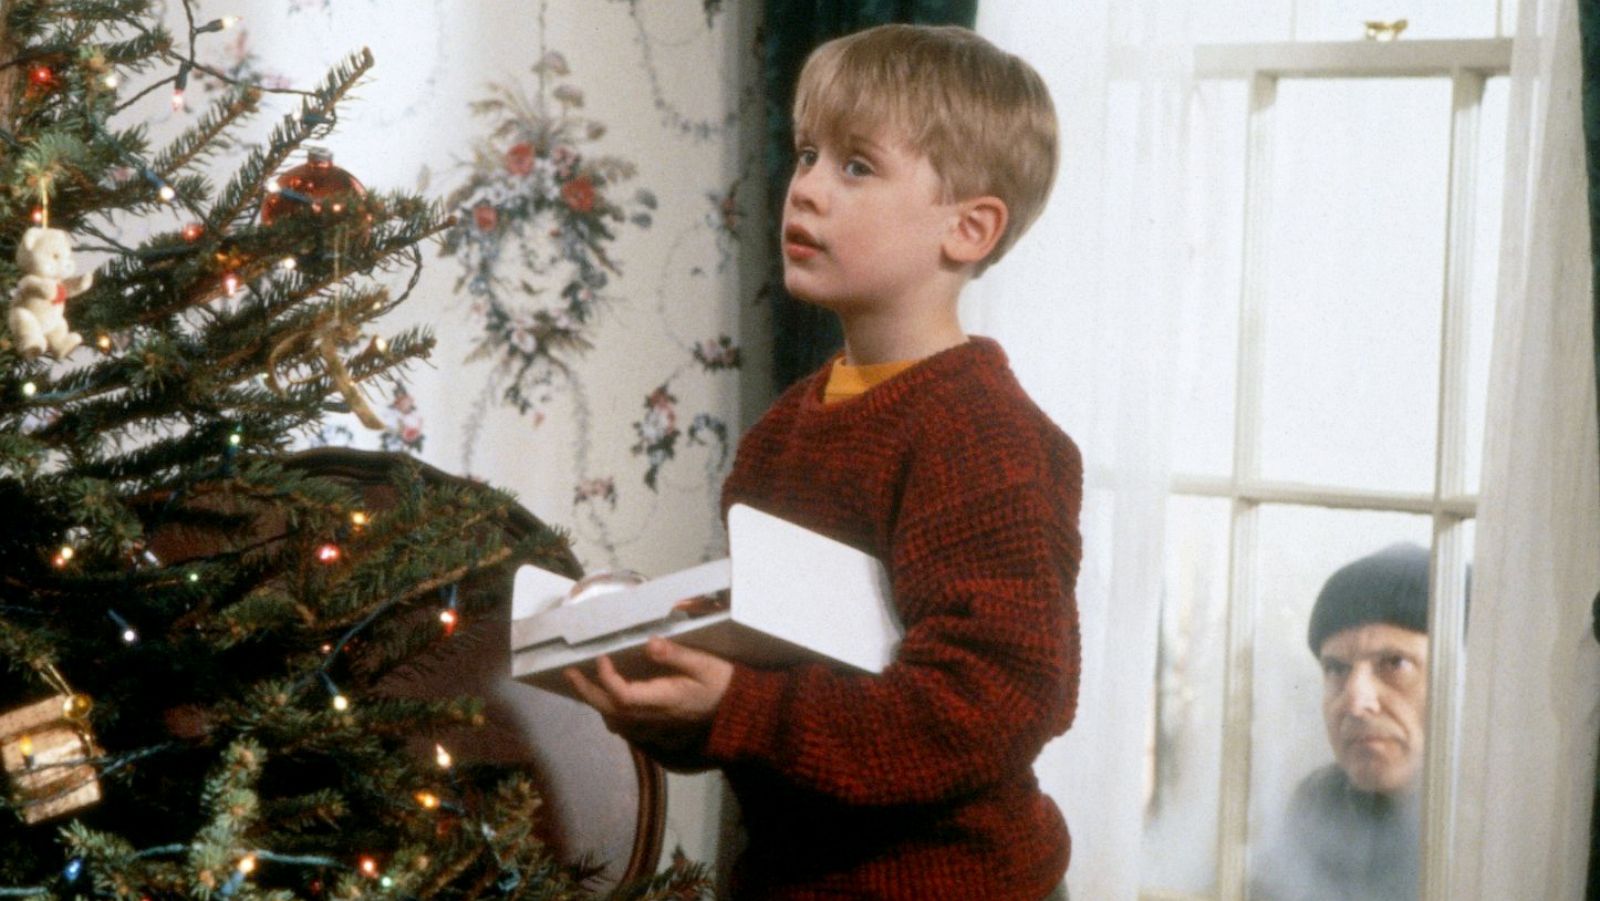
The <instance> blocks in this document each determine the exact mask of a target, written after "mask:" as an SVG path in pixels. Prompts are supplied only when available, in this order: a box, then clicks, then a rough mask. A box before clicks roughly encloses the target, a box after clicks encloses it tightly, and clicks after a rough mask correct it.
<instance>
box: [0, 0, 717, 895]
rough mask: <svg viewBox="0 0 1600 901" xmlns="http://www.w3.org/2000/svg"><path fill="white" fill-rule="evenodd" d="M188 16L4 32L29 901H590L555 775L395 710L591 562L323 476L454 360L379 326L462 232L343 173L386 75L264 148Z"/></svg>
mask: <svg viewBox="0 0 1600 901" xmlns="http://www.w3.org/2000/svg"><path fill="white" fill-rule="evenodd" d="M181 11H182V13H183V14H184V18H185V21H186V26H183V27H177V28H175V29H174V30H169V29H168V28H166V27H164V26H163V25H162V23H161V22H160V20H159V17H158V16H157V15H156V12H155V9H153V8H152V4H151V3H150V2H148V0H0V290H4V291H5V292H6V294H7V296H8V299H10V301H11V306H10V309H9V311H8V312H9V316H8V320H7V326H8V328H7V330H6V333H5V335H6V338H5V340H4V342H0V510H3V511H4V515H3V516H0V658H3V659H4V662H5V665H6V667H7V670H8V675H7V677H6V680H5V682H4V683H3V688H0V760H3V763H4V766H5V780H6V784H5V790H6V791H5V797H4V803H5V804H6V805H8V806H9V808H10V810H9V811H8V812H4V813H0V896H8V897H30V896H39V897H44V896H56V897H68V896H81V895H104V896H115V897H118V898H123V897H126V898H159V897H200V898H209V897H213V896H221V897H240V898H244V897H250V896H268V895H270V896H271V897H274V898H288V897H319V896H320V897H341V898H343V897H358V896H372V897H385V898H413V897H415V898H425V897H446V898H456V897H460V898H476V897H512V898H522V897H525V898H577V897H586V896H587V895H588V892H587V891H586V890H585V888H584V876H585V873H584V872H583V871H582V869H581V868H570V867H564V866H562V865H560V864H558V863H557V862H556V860H555V859H554V857H553V854H552V851H551V849H550V848H549V847H548V846H547V844H546V843H545V841H544V840H543V839H542V838H541V834H540V832H539V829H538V828H537V824H538V821H539V820H538V811H539V805H540V798H539V795H538V793H537V791H536V789H535V787H534V785H533V783H532V782H531V781H530V779H529V778H528V776H527V774H526V773H524V772H522V771H520V770H519V769H518V768H516V767H514V766H506V765H488V764H481V765H473V764H470V763H468V762H466V761H464V760H460V761H458V760H457V758H456V757H455V756H452V754H451V752H450V745H449V742H450V741H460V742H469V743H470V741H471V738H470V735H471V730H472V729H473V728H474V727H475V726H477V725H479V724H480V723H481V721H482V719H483V715H482V705H481V702H480V701H479V700H477V699H474V698H470V697H449V696H446V697H430V696H419V695H416V694H415V693H407V692H406V691H404V690H401V689H400V688H398V687H397V686H403V685H405V684H407V680H406V678H405V676H406V675H407V674H408V673H411V674H414V673H415V672H416V671H417V670H418V669H419V668H422V667H425V666H426V661H427V660H428V659H429V654H430V652H432V651H433V650H435V649H437V648H438V647H439V646H440V645H441V644H442V643H447V642H450V641H452V640H459V639H453V638H452V633H453V632H454V630H455V627H456V625H457V624H458V623H459V622H461V621H463V620H465V621H471V620H472V618H473V617H475V616H491V615H504V613H503V609H499V608H497V606H496V605H497V603H498V602H503V600H504V586H505V584H506V582H507V579H508V578H509V575H508V573H509V567H510V565H511V564H514V563H518V562H524V561H531V562H536V563H539V564H540V565H545V566H547V567H550V568H553V569H558V570H564V571H567V572H568V573H571V574H575V568H576V565H575V563H574V562H573V559H572V557H571V554H570V552H569V551H568V549H567V547H566V544H565V541H564V539H563V537H562V536H561V535H559V534H557V533H555V532H553V531H552V530H550V529H548V528H545V527H543V526H542V525H540V524H538V523H537V522H534V521H532V520H531V517H528V516H527V515H526V514H525V513H521V512H520V508H517V507H516V505H515V504H514V502H513V501H512V500H511V499H510V498H509V497H507V496H506V495H504V494H503V493H501V492H498V491H495V490H493V489H491V488H488V487H485V486H481V485H474V484H471V483H467V482H465V481H461V480H455V479H450V478H448V477H443V476H442V475H441V474H439V473H437V472H434V471H431V470H429V469H427V468H426V467H423V466H421V465H420V464H416V463H414V462H411V461H409V460H408V459H407V458H403V457H384V458H382V460H381V461H378V462H372V461H368V462H367V463H361V464H359V465H356V464H351V463H350V461H349V460H348V459H345V458H336V457H334V458H330V457H329V456H328V455H326V454H323V455H320V456H319V455H316V454H312V455H309V456H308V455H305V454H301V455H293V454H290V453H289V451H290V450H291V448H292V447H293V446H294V445H295V443H296V442H297V441H301V440H303V439H304V438H305V437H306V436H307V435H308V434H310V433H312V432H314V431H315V430H316V428H317V427H318V425H319V423H321V422H322V420H323V419H324V417H325V416H326V415H328V414H330V413H338V412H345V413H353V414H355V416H356V417H357V418H358V419H360V420H361V421H362V422H363V423H366V424H368V425H370V426H374V427H381V425H382V423H381V422H380V421H378V418H377V417H376V416H375V415H374V414H373V413H372V411H371V409H370V407H369V406H368V403H367V400H366V396H367V393H368V392H369V391H374V390H376V389H378V388H381V387H382V386H385V385H391V386H392V385H396V384H398V379H399V378H400V376H401V375H402V374H403V372H404V369H405V367H406V366H407V364H409V363H412V362H415V361H417V360H420V359H422V358H425V357H426V356H427V355H428V353H429V350H430V348H431V347H432V339H431V337H430V336H429V335H428V334H427V333H426V332H425V331H421V330H411V331H405V332H403V333H401V334H396V335H390V336H387V337H386V338H385V337H381V336H379V335H378V334H377V333H376V329H377V325H376V324H375V323H374V320H377V319H378V318H379V317H381V316H382V315H383V314H385V313H386V312H388V311H390V310H392V309H393V308H394V307H395V306H396V305H398V304H400V303H402V302H403V301H404V300H405V299H406V296H407V294H408V293H409V291H410V289H411V287H412V286H414V285H415V284H416V273H417V272H418V270H419V268H420V266H421V264H422V260H423V256H422V253H421V251H420V248H419V245H420V244H421V243H422V242H424V241H426V240H427V239H429V238H430V237H431V236H434V235H437V234H438V233H439V232H441V231H442V230H443V229H445V228H447V227H448V225H449V220H448V218H447V217H446V215H445V214H444V211H443V210H442V209H441V208H440V207H439V206H438V205H437V204H434V203H430V202H428V201H426V200H424V199H422V198H419V197H416V196H410V195H406V194H401V193H383V194H380V193H377V192H372V193H369V192H367V191H366V190H365V189H364V188H363V187H362V185H361V184H360V182H359V181H358V180H357V179H355V178H354V177H352V176H350V175H349V174H348V173H345V172H343V171H342V170H340V169H338V168H337V167H336V166H334V165H333V163H332V162H331V160H330V159H329V158H328V157H327V156H326V155H325V154H320V153H318V152H315V150H314V149H313V148H312V147H311V145H312V144H315V143H316V142H319V141H322V140H324V139H325V138H326V137H327V136H328V135H329V134H330V133H331V132H332V130H333V128H334V126H335V125H336V124H337V121H338V107H339V104H340V102H341V100H342V99H344V98H345V97H346V96H347V95H348V94H349V93H350V92H351V90H352V88H353V87H354V86H355V85H356V83H357V82H358V81H359V79H360V78H361V77H362V75H363V74H364V73H365V72H367V71H368V70H369V69H370V68H371V67H372V66H373V59H372V58H371V55H370V54H368V53H366V52H364V51H363V52H361V53H357V54H355V55H353V56H352V57H350V58H349V59H348V60H347V61H345V62H344V63H343V64H342V65H340V66H338V67H337V68H335V69H334V70H333V71H332V72H330V73H329V74H328V75H327V77H326V79H325V80H324V81H323V83H322V84H321V85H320V86H318V87H316V88H315V89H313V90H308V91H299V90H290V89H285V88H274V89H272V90H275V91H278V92H281V93H287V94H293V95H298V96H296V97H295V98H294V100H295V102H296V103H297V104H298V109H297V110H296V111H295V112H294V113H293V114H291V115H288V116H285V117H284V118H283V119H282V121H281V122H279V123H278V124H277V126H276V127H275V128H274V129H273V130H272V132H271V135H270V137H269V138H268V139H267V140H266V141H265V142H263V143H261V144H260V145H259V146H250V145H242V144H239V143H236V141H237V138H236V135H237V134H238V132H239V126H240V125H241V124H242V123H243V122H245V121H246V120H247V119H248V118H249V117H251V116H252V115H253V114H254V113H256V112H257V111H258V107H259V106H260V104H261V100H262V92H263V91H264V90H268V89H266V88H262V87H259V86H255V85H251V84H249V83H247V82H246V81H244V80H242V79H240V78H238V77H236V74H230V73H228V72H223V71H220V70H217V69H215V68H213V67H208V66H206V65H204V64H203V62H201V61H200V59H199V58H197V54H196V48H197V47H199V46H203V44H204V42H205V40H206V39H207V36H208V35H211V34H214V33H216V32H219V31H222V30H224V29H226V28H227V27H229V25H230V24H231V23H230V22H229V21H228V20H227V19H216V20H204V19H203V18H199V17H197V16H196V12H195V9H194V7H193V4H192V2H190V0H185V2H184V3H183V4H182V9H181ZM191 81H193V82H196V83H200V82H206V83H208V84H209V85H210V86H211V87H213V88H220V90H219V91H218V92H217V93H216V95H215V98H214V100H213V101H212V102H211V103H210V105H209V109H206V110H205V111H204V112H203V113H200V114H198V115H196V116H195V117H194V118H193V124H192V125H191V126H190V127H189V128H188V129H187V130H185V131H184V132H183V134H181V135H180V136H178V137H177V138H176V139H175V140H172V141H171V142H170V143H165V144H164V146H153V145H154V143H155V142H153V141H152V140H151V138H150V136H149V133H148V129H147V127H146V123H142V122H140V121H138V119H137V115H136V114H137V110H138V108H139V105H140V102H141V100H142V99H143V98H145V97H147V96H152V95H155V94H157V93H158V92H164V91H165V92H170V93H171V99H172V102H173V104H174V106H175V107H176V106H178V105H181V104H183V103H186V102H189V101H187V100H186V99H185V92H186V90H187V89H188V88H189V87H190V84H191ZM308 151H309V152H308ZM224 161H226V163H227V165H228V166H231V174H228V175H227V177H225V178H224V177H218V176H217V175H216V174H215V173H216V172H217V171H218V170H219V169H221V168H223V165H224ZM173 222H178V223H181V224H179V225H177V226H175V227H174V226H171V225H169V223H173ZM152 223H158V224H156V225H152ZM130 234H132V235H140V236H141V237H139V238H137V239H131V238H128V237H127V236H128V235H130ZM74 253H78V254H83V255H85V258H86V259H89V258H90V255H92V259H93V260H94V262H95V265H94V269H93V272H92V273H86V274H83V275H79V274H77V273H76V272H75V271H74V263H73V254H74ZM84 268H88V267H87V266H85V267H84ZM407 270H409V272H410V277H409V282H406V279H405V276H406V272H407ZM395 282H400V283H404V287H403V289H402V290H400V291H399V292H398V293H395V292H393V291H392V290H391V287H392V284H391V283H395ZM80 342H81V346H79V345H80ZM330 460H332V461H333V463H332V465H330ZM352 466H354V467H355V469H354V470H352V468H351V467H352ZM341 467H342V468H341ZM355 470H359V472H357V473H356V475H352V472H354V471H355ZM486 586H487V587H486ZM497 609H499V612H497ZM483 652H484V653H502V652H503V649H500V648H486V649H484V651H483ZM413 681H414V680H413ZM703 892H704V879H703V878H702V873H701V872H700V871H699V870H698V868H695V867H692V866H687V865H685V866H679V867H676V868H674V869H673V870H671V871H669V872H667V873H666V874H664V875H662V876H659V877H656V878H654V879H650V880H647V881H646V882H645V883H642V884H639V885H634V886H627V887H624V888H622V889H619V890H617V892H616V893H615V895H616V896H617V897H628V898H695V897H700V896H701V895H702V894H703Z"/></svg>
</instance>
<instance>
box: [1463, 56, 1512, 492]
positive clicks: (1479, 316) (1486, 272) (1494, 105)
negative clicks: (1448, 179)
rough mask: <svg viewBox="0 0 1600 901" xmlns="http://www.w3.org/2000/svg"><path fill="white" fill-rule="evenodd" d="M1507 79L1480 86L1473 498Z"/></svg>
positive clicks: (1490, 324) (1470, 465) (1470, 448)
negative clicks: (1481, 88) (1481, 91)
mask: <svg viewBox="0 0 1600 901" xmlns="http://www.w3.org/2000/svg"><path fill="white" fill-rule="evenodd" d="M1508 89H1509V85H1508V79H1505V78H1491V79H1490V80H1489V82H1488V84H1486V85H1485V86H1484V91H1483V105H1482V109H1481V112H1480V119H1479V122H1478V191H1477V204H1476V206H1477V217H1476V219H1475V221H1474V233H1473V238H1472V279H1471V288H1470V290H1471V292H1472V293H1471V295H1470V296H1469V297H1468V304H1469V309H1470V311H1471V312H1470V317H1469V322H1468V339H1467V348H1466V351H1467V398H1466V399H1467V410H1466V413H1467V421H1466V434H1465V436H1464V440H1465V441H1466V443H1467V446H1466V448H1465V449H1464V450H1465V451H1466V454H1465V457H1464V460H1463V462H1464V468H1465V473H1464V476H1465V480H1466V485H1465V487H1466V490H1467V491H1468V492H1469V493H1474V494H1475V493H1477V491H1478V483H1479V481H1481V480H1482V478H1483V438H1484V431H1483V424H1484V407H1485V404H1486V402H1487V400H1488V397H1489V347H1490V344H1491V340H1490V339H1491V337H1492V336H1493V332H1494V303H1495V297H1496V296H1497V295H1498V293H1499V292H1498V286H1497V281H1498V279H1499V277H1500V211H1501V208H1502V206H1503V204H1504V193H1505V169H1506V99H1507V95H1508V94H1509V90H1508Z"/></svg>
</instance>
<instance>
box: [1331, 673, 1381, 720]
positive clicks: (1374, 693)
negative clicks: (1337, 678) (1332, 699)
mask: <svg viewBox="0 0 1600 901" xmlns="http://www.w3.org/2000/svg"><path fill="white" fill-rule="evenodd" d="M1377 709H1378V677H1377V675H1376V674H1375V673H1373V672H1372V668H1371V667H1368V666H1360V665H1358V666H1356V667H1354V668H1352V669H1351V670H1350V677H1349V678H1348V679H1346V680H1345V683H1344V691H1342V692H1340V694H1339V711H1340V712H1341V713H1344V714H1348V715H1351V716H1367V715H1369V714H1371V713H1374V712H1376V711H1377Z"/></svg>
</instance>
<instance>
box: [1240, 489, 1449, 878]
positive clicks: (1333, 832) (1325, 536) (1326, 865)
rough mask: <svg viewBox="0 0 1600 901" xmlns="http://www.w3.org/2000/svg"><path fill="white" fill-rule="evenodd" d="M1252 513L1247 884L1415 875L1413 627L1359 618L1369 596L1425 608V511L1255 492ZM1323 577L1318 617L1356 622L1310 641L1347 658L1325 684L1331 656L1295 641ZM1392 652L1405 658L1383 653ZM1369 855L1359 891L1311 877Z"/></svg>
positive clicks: (1418, 669) (1417, 647) (1417, 702)
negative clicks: (1255, 517) (1290, 501)
mask: <svg viewBox="0 0 1600 901" xmlns="http://www.w3.org/2000/svg"><path fill="white" fill-rule="evenodd" d="M1259 516H1260V522H1259V529H1258V534H1259V550H1258V556H1257V573H1256V578H1257V581H1256V589H1257V602H1256V611H1257V616H1256V635H1255V643H1254V649H1255V654H1254V678H1253V681H1252V686H1253V691H1252V694H1253V698H1252V703H1253V710H1252V719H1251V759H1250V855H1249V857H1250V873H1251V883H1252V885H1254V886H1256V889H1255V890H1254V891H1253V892H1252V897H1261V898H1271V897H1329V896H1330V892H1335V894H1333V895H1332V896H1335V897H1379V896H1382V897H1388V896H1387V895H1381V894H1380V891H1381V886H1383V885H1384V884H1385V882H1386V881H1388V880H1390V879H1393V880H1395V881H1398V882H1400V883H1406V882H1407V881H1408V880H1412V879H1414V878H1416V877H1415V872H1416V869H1415V868H1416V867H1417V866H1418V865H1419V861H1420V845H1419V844H1418V842H1420V832H1419V831H1418V830H1419V828H1420V820H1419V819H1418V814H1419V812H1420V808H1419V807H1418V806H1417V805H1418V804H1419V796H1418V794H1417V787H1418V786H1420V785H1421V760H1422V755H1423V753H1424V750H1425V744H1424V742H1423V741H1422V740H1421V739H1422V736H1423V732H1422V731H1421V730H1422V727H1423V726H1425V724H1426V721H1427V713H1426V684H1427V680H1426V663H1427V636H1426V634H1425V633H1422V632H1418V631H1414V630H1410V629H1401V628H1395V627H1392V626H1388V627H1386V626H1385V625H1384V624H1382V623H1379V624H1376V625H1377V629H1376V630H1367V629H1366V628H1365V627H1366V625H1370V623H1367V622H1366V620H1367V619H1369V618H1370V617H1372V616H1373V615H1374V614H1373V613H1372V612H1371V611H1373V610H1382V611H1384V612H1385V613H1392V611H1394V610H1396V609H1400V608H1405V607H1407V605H1415V604H1421V605H1423V606H1422V609H1423V610H1424V611H1425V610H1426V597H1427V589H1426V586H1427V580H1428V575H1427V574H1428V566H1429V564H1428V559H1429V551H1428V548H1429V545H1430V541H1431V535H1432V522H1431V519H1430V518H1429V517H1427V516H1419V515H1411V514H1401V513H1378V512H1370V511H1348V510H1327V509H1320V508H1311V507H1298V506H1266V507H1263V508H1262V509H1261V511H1260V513H1259ZM1375 555H1376V556H1375ZM1418 567H1420V579H1421V583H1420V588H1419V587H1418V586H1417V583H1416V581H1415V579H1416V578H1417V577H1418V575H1419V571H1418ZM1336 574H1337V575H1336ZM1325 590H1326V593H1327V595H1328V599H1327V601H1326V607H1327V610H1326V611H1325V615H1326V616H1327V621H1328V622H1329V623H1331V624H1333V626H1337V624H1339V623H1341V622H1345V623H1355V622H1358V621H1359V622H1362V623H1363V625H1361V626H1355V627H1347V628H1334V627H1332V626H1330V629H1329V631H1328V634H1326V635H1325V636H1323V637H1322V640H1321V644H1320V651H1321V654H1322V658H1323V660H1324V661H1326V660H1328V659H1330V657H1331V658H1333V659H1334V660H1335V661H1336V662H1337V661H1342V665H1344V666H1345V667H1347V669H1348V673H1346V674H1344V675H1343V677H1342V678H1343V679H1345V680H1346V681H1345V683H1344V684H1345V685H1346V686H1347V688H1344V689H1342V691H1347V692H1349V694H1348V695H1345V694H1341V693H1339V690H1335V689H1332V688H1330V685H1332V684H1333V683H1332V682H1330V679H1333V678H1335V677H1337V675H1338V674H1337V673H1336V672H1335V670H1336V668H1337V667H1335V669H1334V670H1330V672H1332V673H1334V676H1330V675H1328V674H1325V672H1324V668H1323V664H1322V663H1319V661H1318V658H1317V657H1316V656H1314V655H1313V653H1312V651H1311V649H1310V647H1309V644H1308V638H1307V633H1308V627H1309V624H1310V622H1311V620H1312V616H1313V611H1314V608H1315V607H1316V605H1317V604H1318V598H1319V594H1320V593H1323V592H1324V591H1325ZM1410 609H1415V608H1414V607H1412V608H1410ZM1423 616H1424V617H1425V613H1424V614H1423ZM1419 652H1420V659H1419V658H1418V656H1417V655H1418V653H1419ZM1392 653H1401V654H1404V655H1406V659H1405V660H1403V661H1395V660H1391V659H1390V658H1389V656H1388V655H1390V654H1392ZM1419 680H1420V682H1419ZM1419 684H1420V686H1421V694H1420V696H1418V694H1417V690H1418V685H1419ZM1330 691H1331V692H1333V698H1334V704H1333V706H1332V707H1331V708H1330V706H1329V704H1327V703H1325V701H1326V700H1327V699H1328V698H1329V694H1330ZM1350 710H1356V711H1359V713H1351V712H1348V711H1350ZM1374 859H1376V860H1379V861H1385V862H1386V865H1384V866H1379V867H1377V868H1375V870H1376V871H1375V872H1374V873H1373V874H1372V876H1373V880H1372V881H1371V882H1368V883H1366V884H1365V886H1366V888H1365V893H1364V892H1363V890H1357V891H1355V893H1354V894H1345V895H1338V894H1337V893H1336V890H1335V889H1334V888H1330V887H1329V886H1328V885H1327V884H1325V883H1324V882H1322V880H1323V879H1325V878H1326V876H1327V873H1328V872H1329V871H1331V870H1352V869H1353V870H1360V871H1362V872H1366V871H1367V870H1368V869H1369V868H1368V867H1366V866H1365V864H1366V862H1367V861H1370V860H1374ZM1345 875H1346V876H1348V877H1349V878H1351V879H1355V878H1357V877H1356V876H1354V875H1351V874H1350V873H1348V872H1347V873H1346V874H1345ZM1363 878H1364V877H1363ZM1353 887H1354V886H1351V885H1346V886H1342V887H1339V888H1338V889H1337V891H1346V892H1348V891H1349V890H1350V889H1351V888H1353ZM1264 889H1270V890H1264ZM1301 892H1303V893H1305V894H1300V893H1301Z"/></svg>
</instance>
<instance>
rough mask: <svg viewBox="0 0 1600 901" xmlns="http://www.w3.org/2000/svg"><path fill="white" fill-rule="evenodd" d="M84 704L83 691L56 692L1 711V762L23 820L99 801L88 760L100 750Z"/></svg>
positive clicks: (36, 819)
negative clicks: (36, 700)
mask: <svg viewBox="0 0 1600 901" xmlns="http://www.w3.org/2000/svg"><path fill="white" fill-rule="evenodd" d="M87 708H88V699H87V698H85V697H84V696H83V695H70V694H60V695H56V696H54V697H50V698H46V699H45V700H43V701H39V702H38V703H35V704H29V705H28V706H27V707H22V708H19V709H17V710H12V711H10V712H8V713H5V714H0V763H3V764H4V766H5V771H6V776H7V778H8V779H9V780H10V782H11V796H12V798H13V800H15V801H16V803H17V804H18V806H20V807H21V808H22V818H23V820H24V821H26V822H27V823H29V824H33V823H39V822H43V821H45V820H49V819H53V818H55V817H58V816H62V815H63V814H68V813H71V812H73V811H75V810H81V809H82V808H84V807H88V806H89V805H91V804H93V803H95V802H96V801H99V800H100V780H99V777H98V774H97V771H96V769H95V766H94V764H93V763H91V762H90V761H92V760H94V759H95V758H97V757H99V756H100V750H99V749H98V748H97V747H96V746H95V742H94V736H93V735H92V734H91V733H90V732H89V727H88V723H87V722H86V720H85V715H86V714H87V712H88V709H87Z"/></svg>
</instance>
